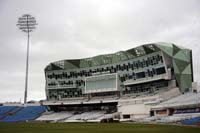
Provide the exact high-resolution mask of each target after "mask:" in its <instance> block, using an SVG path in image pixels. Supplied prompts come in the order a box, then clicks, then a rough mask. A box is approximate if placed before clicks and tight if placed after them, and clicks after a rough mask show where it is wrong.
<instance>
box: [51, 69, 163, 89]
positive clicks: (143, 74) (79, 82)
mask: <svg viewBox="0 0 200 133" xmlns="http://www.w3.org/2000/svg"><path fill="white" fill-rule="evenodd" d="M164 73H166V71H165V67H160V68H152V70H149V69H148V70H147V71H145V72H138V73H135V72H133V73H132V74H124V75H123V76H120V77H119V78H120V81H121V82H124V81H126V80H130V79H134V80H136V79H140V78H146V77H153V76H154V75H160V74H164ZM74 83H75V85H77V86H81V85H85V81H83V80H76V81H75V82H73V81H70V80H69V81H59V85H63V86H64V85H73V84H74ZM55 85H57V83H55V82H51V83H48V86H55Z"/></svg>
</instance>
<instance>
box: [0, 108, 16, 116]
mask: <svg viewBox="0 0 200 133" xmlns="http://www.w3.org/2000/svg"><path fill="white" fill-rule="evenodd" d="M14 108H16V106H0V115H3V114H5V113H7V112H9V111H11V110H13V109H14Z"/></svg>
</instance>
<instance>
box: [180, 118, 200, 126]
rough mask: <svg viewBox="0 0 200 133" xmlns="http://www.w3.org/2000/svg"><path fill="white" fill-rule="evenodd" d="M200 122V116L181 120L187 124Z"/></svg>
mask: <svg viewBox="0 0 200 133" xmlns="http://www.w3.org/2000/svg"><path fill="white" fill-rule="evenodd" d="M199 122H200V116H198V117H194V118H191V119H187V120H183V121H181V123H182V124H185V125H197V124H198V123H199Z"/></svg>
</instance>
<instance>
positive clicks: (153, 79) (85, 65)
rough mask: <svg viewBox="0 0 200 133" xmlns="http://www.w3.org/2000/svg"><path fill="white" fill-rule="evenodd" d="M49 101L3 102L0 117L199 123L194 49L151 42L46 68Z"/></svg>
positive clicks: (7, 119)
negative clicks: (36, 102) (193, 58)
mask: <svg viewBox="0 0 200 133" xmlns="http://www.w3.org/2000/svg"><path fill="white" fill-rule="evenodd" d="M45 78H46V83H45V91H46V100H44V101H41V103H40V104H37V105H36V104H27V105H25V106H24V105H20V106H17V105H12V106H11V105H3V106H0V122H19V121H45V122H112V121H121V122H123V121H136V122H138V121H139V122H158V123H182V124H187V125H200V100H199V99H200V88H199V86H198V83H197V82H193V66H192V51H191V50H190V49H187V48H183V47H180V46H177V45H175V44H172V43H152V44H145V45H141V46H139V47H136V48H132V49H129V50H126V51H119V52H116V53H113V54H105V55H98V56H95V57H91V58H84V59H74V60H71V59H70V60H61V61H56V62H52V63H50V64H49V65H47V66H46V68H45Z"/></svg>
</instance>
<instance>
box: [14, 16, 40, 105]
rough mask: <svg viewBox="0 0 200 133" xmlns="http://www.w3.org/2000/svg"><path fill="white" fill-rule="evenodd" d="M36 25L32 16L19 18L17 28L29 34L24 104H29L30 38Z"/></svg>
mask: <svg viewBox="0 0 200 133" xmlns="http://www.w3.org/2000/svg"><path fill="white" fill-rule="evenodd" d="M36 25H38V24H37V23H36V20H35V17H32V16H31V15H30V14H24V15H22V17H19V19H18V23H17V26H18V27H19V29H20V30H22V31H23V32H25V33H26V34H27V54H26V76H25V92H24V103H26V102H27V89H28V64H29V37H30V32H32V31H33V30H34V29H35V28H36Z"/></svg>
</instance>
